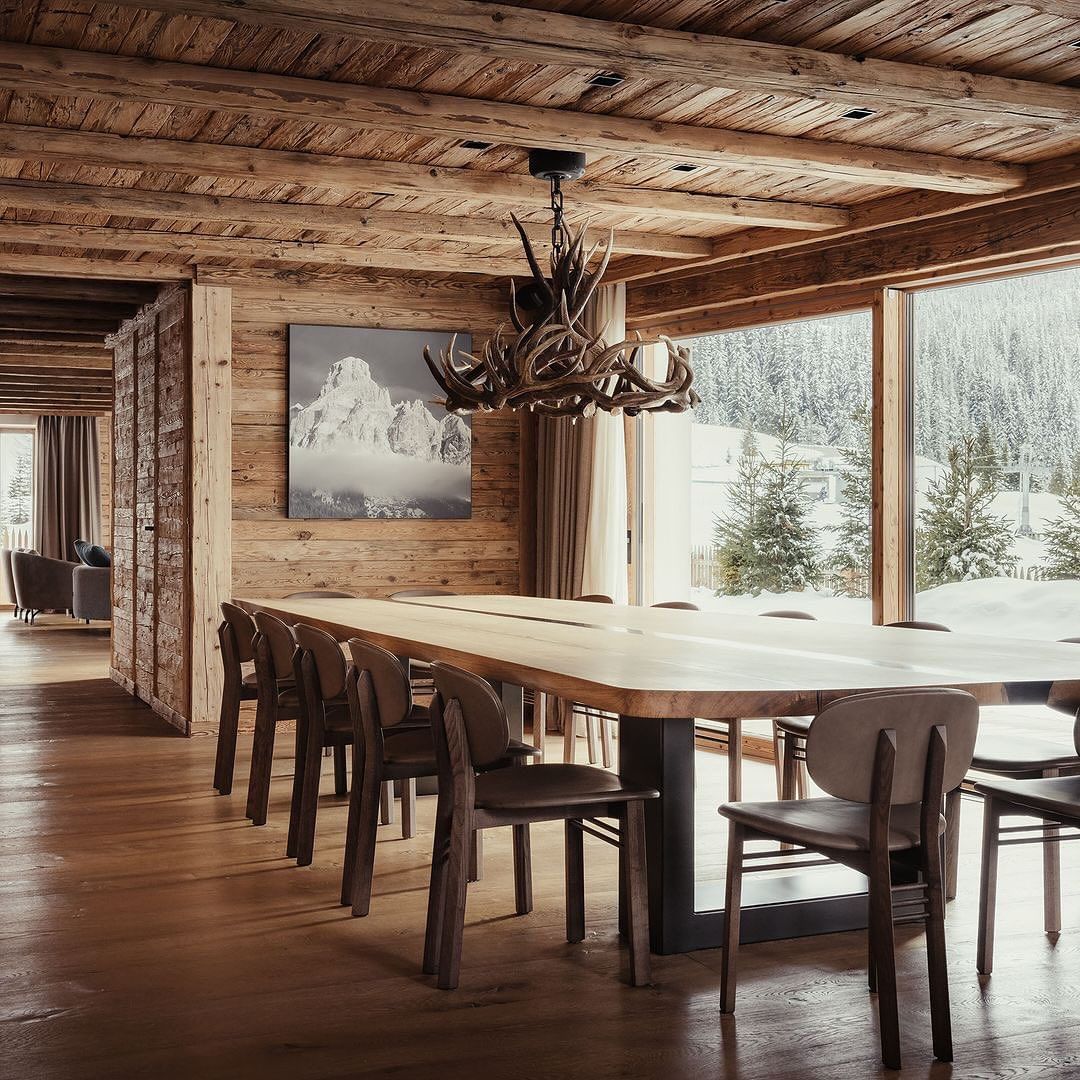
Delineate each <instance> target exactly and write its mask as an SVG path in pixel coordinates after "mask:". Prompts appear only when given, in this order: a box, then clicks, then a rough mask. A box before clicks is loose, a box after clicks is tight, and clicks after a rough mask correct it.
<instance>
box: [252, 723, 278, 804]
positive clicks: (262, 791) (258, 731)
mask: <svg viewBox="0 0 1080 1080" xmlns="http://www.w3.org/2000/svg"><path fill="white" fill-rule="evenodd" d="M276 727H277V724H276V723H275V722H274V718H273V717H272V716H266V715H265V710H263V709H259V711H258V712H257V713H256V714H255V735H254V738H253V739H252V742H251V771H250V773H249V775H248V796H247V810H246V813H247V816H248V817H249V818H251V823H252V825H265V824H266V812H267V808H268V806H269V804H270V777H271V775H272V774H273V771H274V735H275V729H276Z"/></svg>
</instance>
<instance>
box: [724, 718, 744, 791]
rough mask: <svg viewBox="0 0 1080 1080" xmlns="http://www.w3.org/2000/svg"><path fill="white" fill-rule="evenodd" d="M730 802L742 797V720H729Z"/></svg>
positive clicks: (728, 783) (728, 784)
mask: <svg viewBox="0 0 1080 1080" xmlns="http://www.w3.org/2000/svg"><path fill="white" fill-rule="evenodd" d="M727 744H728V745H727V764H728V782H727V786H728V802H739V800H740V799H742V764H743V752H742V720H728V722H727Z"/></svg>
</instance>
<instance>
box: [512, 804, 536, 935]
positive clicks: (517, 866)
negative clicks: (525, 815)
mask: <svg viewBox="0 0 1080 1080" xmlns="http://www.w3.org/2000/svg"><path fill="white" fill-rule="evenodd" d="M513 832H514V910H515V911H516V912H517V913H518V914H519V915H528V914H529V912H530V911H532V909H533V887H532V844H531V842H530V838H529V826H528V825H514V826H513Z"/></svg>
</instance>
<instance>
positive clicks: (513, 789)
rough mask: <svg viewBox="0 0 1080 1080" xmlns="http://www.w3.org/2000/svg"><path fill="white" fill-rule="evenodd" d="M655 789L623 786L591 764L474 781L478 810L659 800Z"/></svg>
mask: <svg viewBox="0 0 1080 1080" xmlns="http://www.w3.org/2000/svg"><path fill="white" fill-rule="evenodd" d="M659 794H660V793H659V792H658V791H657V790H656V789H655V788H644V787H637V786H635V785H628V784H625V783H624V782H623V781H622V780H621V779H620V778H619V777H618V776H616V775H615V773H613V772H608V770H607V769H597V768H594V767H593V766H592V765H558V764H552V765H532V766H530V767H529V768H527V769H498V770H496V771H494V772H487V773H483V774H481V775H480V776H478V777H477V778H476V808H477V809H478V810H493V811H502V812H507V811H519V812H529V811H533V810H547V809H552V808H555V807H560V806H591V805H600V804H603V803H611V802H632V801H634V800H637V799H655V798H658V797H659Z"/></svg>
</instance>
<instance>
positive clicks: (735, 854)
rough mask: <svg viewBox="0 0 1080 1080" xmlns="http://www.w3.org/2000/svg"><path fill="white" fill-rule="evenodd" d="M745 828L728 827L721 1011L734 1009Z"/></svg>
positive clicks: (721, 964)
mask: <svg viewBox="0 0 1080 1080" xmlns="http://www.w3.org/2000/svg"><path fill="white" fill-rule="evenodd" d="M745 836H746V832H745V830H744V829H743V827H742V826H741V825H735V824H732V825H731V826H730V828H729V829H728V855H727V881H726V883H725V885H724V952H723V955H722V956H721V958H720V1011H721V1012H722V1013H731V1012H734V1011H735V986H736V982H737V962H738V955H739V925H740V923H741V921H742V876H743V844H744V843H745Z"/></svg>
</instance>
